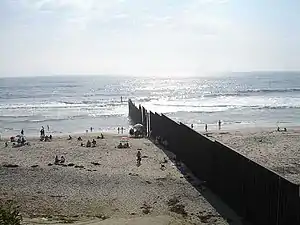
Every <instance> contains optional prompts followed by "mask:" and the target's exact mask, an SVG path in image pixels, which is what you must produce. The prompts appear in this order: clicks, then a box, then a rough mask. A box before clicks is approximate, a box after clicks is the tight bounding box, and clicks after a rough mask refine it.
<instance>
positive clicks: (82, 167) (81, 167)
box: [75, 165, 84, 169]
mask: <svg viewBox="0 0 300 225" xmlns="http://www.w3.org/2000/svg"><path fill="white" fill-rule="evenodd" d="M75 168H79V169H84V166H81V165H76V166H75Z"/></svg>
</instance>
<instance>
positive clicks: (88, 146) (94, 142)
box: [78, 137, 97, 148]
mask: <svg viewBox="0 0 300 225" xmlns="http://www.w3.org/2000/svg"><path fill="white" fill-rule="evenodd" d="M79 138H80V137H79ZM79 138H78V139H79ZM81 140H82V139H81ZM96 144H97V142H96V140H95V139H93V141H92V142H91V141H90V140H88V141H87V142H86V145H84V144H83V143H82V142H81V144H80V146H81V147H84V146H85V147H87V148H90V147H96Z"/></svg>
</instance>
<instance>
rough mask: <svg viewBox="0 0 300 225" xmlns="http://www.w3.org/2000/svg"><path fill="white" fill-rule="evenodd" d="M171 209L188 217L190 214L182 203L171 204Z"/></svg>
mask: <svg viewBox="0 0 300 225" xmlns="http://www.w3.org/2000/svg"><path fill="white" fill-rule="evenodd" d="M170 211H171V212H175V213H177V214H180V215H182V216H183V217H186V216H187V215H188V214H187V212H186V211H185V206H184V205H182V204H177V205H174V206H171V208H170Z"/></svg>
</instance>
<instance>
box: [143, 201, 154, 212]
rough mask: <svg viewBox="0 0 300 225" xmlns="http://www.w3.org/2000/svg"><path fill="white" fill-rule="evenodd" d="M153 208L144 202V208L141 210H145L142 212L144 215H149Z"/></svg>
mask: <svg viewBox="0 0 300 225" xmlns="http://www.w3.org/2000/svg"><path fill="white" fill-rule="evenodd" d="M151 208H152V207H151V206H149V205H148V204H147V203H146V202H144V204H143V206H142V207H141V209H143V210H142V212H143V213H144V214H149V213H150V210H151Z"/></svg>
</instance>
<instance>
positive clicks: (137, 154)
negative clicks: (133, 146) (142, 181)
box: [136, 151, 142, 165]
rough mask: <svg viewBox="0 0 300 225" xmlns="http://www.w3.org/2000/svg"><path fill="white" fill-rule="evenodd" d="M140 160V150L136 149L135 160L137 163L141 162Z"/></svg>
mask: <svg viewBox="0 0 300 225" xmlns="http://www.w3.org/2000/svg"><path fill="white" fill-rule="evenodd" d="M141 161H142V154H141V152H140V151H138V152H137V153H136V162H137V164H139V165H140V164H141Z"/></svg>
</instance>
